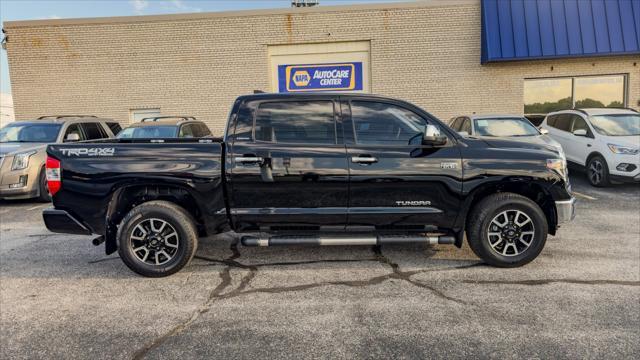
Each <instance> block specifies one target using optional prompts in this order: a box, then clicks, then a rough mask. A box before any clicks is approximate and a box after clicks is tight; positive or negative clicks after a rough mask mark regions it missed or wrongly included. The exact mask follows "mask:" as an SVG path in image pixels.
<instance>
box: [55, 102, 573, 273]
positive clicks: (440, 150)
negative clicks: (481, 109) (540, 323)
mask: <svg viewBox="0 0 640 360" xmlns="http://www.w3.org/2000/svg"><path fill="white" fill-rule="evenodd" d="M47 155H48V157H47V160H46V174H47V181H48V186H49V190H50V193H51V195H52V198H53V205H54V207H53V208H50V209H46V210H44V213H43V217H44V222H45V224H46V226H47V228H48V229H49V230H51V231H53V232H62V233H70V234H86V235H90V234H95V235H97V236H96V237H95V239H93V243H94V244H95V245H99V244H101V243H104V244H105V249H106V253H107V254H111V253H114V252H116V251H118V253H119V255H120V258H121V259H122V260H123V262H124V263H125V264H126V265H127V266H128V267H129V268H130V269H131V270H133V271H135V272H136V273H138V274H141V275H143V276H149V277H161V276H167V275H170V274H173V273H175V272H177V271H179V270H180V269H182V268H183V267H184V266H185V265H187V264H188V263H189V261H190V260H191V259H192V257H193V256H194V254H195V252H196V248H197V244H198V238H200V237H205V236H211V235H214V234H218V233H222V232H227V231H234V232H236V233H237V234H238V235H239V236H240V239H241V243H242V244H243V245H244V246H277V245H369V246H371V245H382V244H391V243H393V244H397V243H409V242H421V243H428V244H454V245H456V246H458V247H461V246H462V244H463V241H464V239H465V234H466V239H467V242H468V244H469V246H470V247H471V249H472V250H473V252H474V253H475V254H476V255H477V256H479V257H480V258H481V259H482V260H484V262H486V263H488V264H490V265H493V266H497V267H516V266H521V265H524V264H526V263H528V262H530V261H532V260H533V259H535V258H536V257H537V256H538V254H540V252H541V251H542V249H543V247H544V245H545V242H546V239H547V235H548V234H551V235H555V233H556V231H557V229H558V227H559V226H560V225H561V224H563V223H565V222H567V221H570V220H572V219H573V217H574V204H575V199H574V197H573V196H572V194H571V188H570V184H569V180H568V179H567V170H566V160H565V158H564V154H563V153H562V151H560V150H559V149H557V148H555V147H551V146H545V145H541V144H532V143H529V142H525V141H518V140H517V139H514V138H510V139H501V138H474V137H461V136H460V135H458V134H457V133H456V132H455V131H453V130H451V129H450V128H448V127H447V126H445V125H444V124H443V123H442V122H441V121H440V120H438V119H436V118H435V117H434V116H432V115H431V114H429V113H428V112H426V111H424V110H422V109H420V108H418V107H416V106H414V105H412V104H409V103H407V102H404V101H400V100H395V99H390V98H386V97H379V96H373V95H365V94H345V93H336V94H330V93H305V94H299V93H298V94H252V95H246V96H241V97H239V98H238V99H237V100H236V101H235V103H234V104H233V107H232V109H231V112H230V115H229V119H228V122H227V126H226V130H225V134H224V137H223V138H220V139H217V138H203V139H197V138H194V139H152V140H151V139H109V140H103V141H93V142H83V143H74V144H52V145H49V146H48V148H47Z"/></svg>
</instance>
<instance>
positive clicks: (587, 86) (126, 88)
mask: <svg viewBox="0 0 640 360" xmlns="http://www.w3.org/2000/svg"><path fill="white" fill-rule="evenodd" d="M639 3H640V2H638V1H628V0H613V1H604V0H591V1H584V2H581V1H577V2H576V1H571V0H563V1H551V2H550V1H547V0H535V1H528V2H524V1H521V0H520V1H519V0H514V1H512V2H505V1H502V0H450V1H441V0H431V1H423V2H414V3H393V4H374V5H357V6H318V7H313V8H291V9H277V10H258V11H239V12H221V13H198V14H179V15H159V16H131V17H112V18H90V19H64V20H33V21H11V22H6V23H4V28H5V30H6V31H7V36H8V41H7V44H6V48H7V53H8V58H9V66H10V76H11V81H12V91H13V97H14V106H15V113H16V118H18V119H26V118H33V117H36V116H39V115H42V114H54V113H88V114H96V115H100V116H105V117H111V118H115V119H117V120H118V121H120V122H122V123H125V124H126V123H128V122H130V121H132V120H133V119H136V118H139V117H141V116H144V114H154V113H158V112H161V113H162V114H168V115H175V114H181V115H193V116H196V117H197V118H199V119H202V120H204V121H205V122H207V123H208V124H209V126H210V127H211V129H212V130H213V131H214V132H215V133H217V134H220V133H222V131H223V129H224V123H225V120H226V116H227V112H228V111H229V108H230V106H231V104H232V101H233V99H234V98H235V97H236V96H238V95H241V94H246V93H250V92H252V91H253V90H254V89H261V90H265V91H307V90H312V89H313V90H327V89H337V90H350V91H365V92H373V93H377V94H382V95H388V96H393V97H398V98H402V99H405V100H408V101H411V102H414V103H415V104H417V105H419V106H421V107H423V108H424V109H426V110H428V111H430V112H431V113H433V114H435V115H436V116H438V117H440V118H443V119H448V118H449V117H451V116H453V115H454V114H460V113H473V112H475V113H515V114H518V113H520V114H522V113H523V112H527V113H534V112H538V113H539V112H542V113H544V112H547V111H550V110H552V109H557V108H562V107H563V106H564V107H570V106H574V105H575V106H589V105H590V106H594V105H596V106H597V105H598V104H602V105H604V106H627V107H633V108H636V109H638V108H639V107H640V25H638V24H640V7H639V6H638V5H639ZM505 4H506V5H505ZM532 4H533V5H532ZM558 4H560V5H558ZM585 4H588V7H587V6H586V5H585ZM505 6H506V7H505ZM534 13H535V14H534ZM574 15H578V16H577V18H579V22H577V23H576V20H575V19H576V16H574ZM532 18H535V19H536V21H537V23H532V21H531V20H530V19H532ZM559 19H560V20H559ZM563 19H564V20H563ZM603 19H604V21H605V22H604V23H603ZM545 21H546V22H548V23H545ZM559 21H560V22H559ZM563 21H564V22H563ZM603 24H604V25H603ZM603 26H604V30H603ZM602 31H606V33H607V36H606V37H602V36H601V34H602ZM549 33H551V35H549ZM630 34H631V35H630ZM549 36H551V37H549ZM318 70H320V72H318ZM322 70H326V71H325V72H322ZM314 74H320V75H321V76H320V77H316V76H315V75H314ZM322 74H324V75H326V76H325V77H326V78H327V79H323V78H322V76H324V75H322ZM336 74H338V75H337V78H340V77H341V75H340V74H342V75H344V76H342V78H341V79H338V80H336ZM332 76H333V79H331V78H332Z"/></svg>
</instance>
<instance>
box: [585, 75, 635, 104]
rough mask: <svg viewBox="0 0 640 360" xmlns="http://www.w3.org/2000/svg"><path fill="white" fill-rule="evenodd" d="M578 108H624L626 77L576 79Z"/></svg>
mask: <svg viewBox="0 0 640 360" xmlns="http://www.w3.org/2000/svg"><path fill="white" fill-rule="evenodd" d="M574 84H575V87H576V90H575V93H574V96H573V97H574V99H575V102H576V107H577V108H592V107H623V106H624V77H623V76H622V75H614V76H589V77H579V78H575V79H574Z"/></svg>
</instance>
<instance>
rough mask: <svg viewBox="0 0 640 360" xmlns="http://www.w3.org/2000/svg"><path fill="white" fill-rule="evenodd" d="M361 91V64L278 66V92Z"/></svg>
mask: <svg viewBox="0 0 640 360" xmlns="http://www.w3.org/2000/svg"><path fill="white" fill-rule="evenodd" d="M348 90H362V63H361V62H352V63H336V64H310V65H279V66H278V91H279V92H281V93H282V92H302V91H348Z"/></svg>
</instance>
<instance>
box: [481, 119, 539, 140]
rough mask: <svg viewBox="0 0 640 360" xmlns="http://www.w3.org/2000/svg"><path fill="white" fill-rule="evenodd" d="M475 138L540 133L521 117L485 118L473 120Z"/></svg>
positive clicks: (534, 134)
mask: <svg viewBox="0 0 640 360" xmlns="http://www.w3.org/2000/svg"><path fill="white" fill-rule="evenodd" d="M473 122H474V124H473V125H474V128H475V130H476V132H475V134H476V135H477V136H536V135H540V132H539V131H538V130H537V129H536V127H535V126H533V125H532V124H531V123H530V122H529V120H527V119H526V118H523V117H513V118H507V117H494V118H491V117H485V118H481V119H474V120H473Z"/></svg>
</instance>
